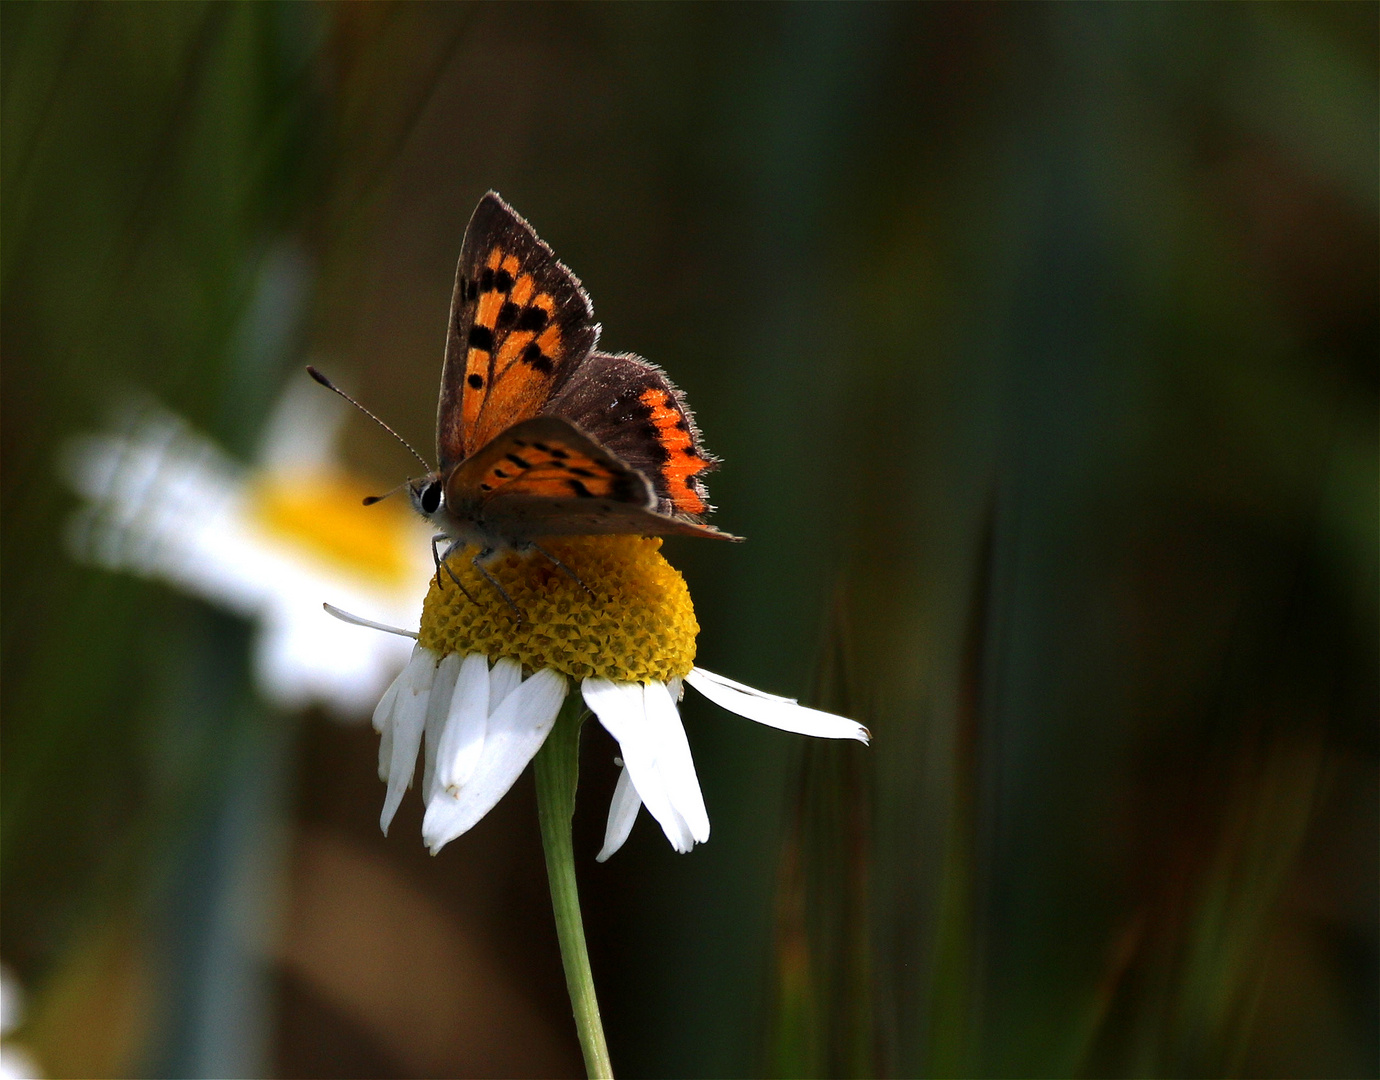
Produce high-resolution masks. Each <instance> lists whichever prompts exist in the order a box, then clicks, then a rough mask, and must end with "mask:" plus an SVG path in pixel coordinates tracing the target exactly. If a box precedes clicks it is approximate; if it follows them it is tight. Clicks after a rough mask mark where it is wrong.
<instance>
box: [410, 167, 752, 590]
mask: <svg viewBox="0 0 1380 1080" xmlns="http://www.w3.org/2000/svg"><path fill="white" fill-rule="evenodd" d="M599 331H600V327H599V325H598V324H597V323H596V322H595V321H594V310H593V307H592V306H591V304H590V300H589V295H588V294H587V293H586V292H585V290H584V288H583V287H582V286H581V284H580V281H579V279H578V278H577V277H576V276H575V275H574V274H573V273H572V272H571V271H570V269H569V268H568V267H566V266H565V265H564V264H563V263H562V262H560V260H558V259H557V258H556V256H555V254H554V253H553V252H552V250H551V248H550V247H548V246H547V244H546V243H545V242H543V241H542V239H541V238H540V237H539V236H537V234H536V232H535V230H534V229H533V228H532V226H531V225H529V224H528V223H527V222H526V221H525V220H524V219H523V218H522V217H520V216H519V215H518V214H517V212H516V211H514V210H513V208H512V207H511V206H509V205H508V204H507V203H506V202H504V201H503V199H501V198H500V197H499V196H498V194H497V193H495V192H492V191H491V192H489V193H488V194H487V195H485V196H484V197H483V198H482V199H481V200H480V201H479V205H478V207H476V208H475V211H474V214H473V215H472V216H471V218H470V222H469V225H468V227H467V228H466V230H465V239H464V242H463V244H462V246H461V251H460V262H459V265H458V266H457V268H456V272H455V291H454V294H453V296H452V299H451V307H450V322H449V326H448V329H447V335H446V351H445V362H444V365H443V367H442V369H441V394H440V401H439V404H438V405H437V410H436V453H437V458H438V460H439V467H438V468H437V469H436V470H435V471H433V472H431V473H429V474H428V475H426V476H423V477H420V478H418V479H415V480H411V481H409V482H408V489H409V493H410V495H411V498H412V504H413V506H414V507H415V508H416V509H417V511H418V513H420V514H421V515H422V516H423V517H425V518H426V519H427V520H428V521H429V522H431V523H432V524H433V525H435V526H436V527H437V529H438V530H439V533H438V534H437V536H436V538H435V540H436V541H440V540H447V541H449V546H448V547H447V549H446V551H445V554H444V555H441V556H439V557H438V580H439V568H440V566H441V565H444V564H445V560H446V559H447V558H448V557H449V556H450V554H451V553H452V552H454V551H455V550H457V549H459V548H462V547H464V546H466V545H471V544H473V545H477V546H478V549H479V550H478V553H477V554H476V555H475V556H474V558H473V562H474V565H475V567H476V568H477V569H479V570H480V572H481V573H483V574H484V576H485V577H486V578H488V580H489V581H490V582H491V583H492V584H494V585H495V586H496V587H498V582H497V581H495V580H494V579H493V578H492V577H490V575H489V574H488V573H487V572H486V571H485V570H484V564H485V563H486V562H488V561H489V560H490V559H492V558H493V557H494V556H495V555H496V554H497V553H499V552H501V551H505V550H513V549H516V550H518V551H529V550H532V549H534V548H535V549H537V550H540V551H543V552H545V549H544V548H542V547H541V545H540V543H539V541H540V539H541V538H542V537H548V536H571V535H595V534H601V533H631V534H637V535H646V536H651V535H680V536H702V537H708V538H712V539H716V540H737V539H740V538H739V537H736V536H732V535H730V534H729V533H726V532H722V531H720V530H719V529H716V528H714V527H712V526H710V525H707V524H705V523H704V520H703V517H704V515H705V514H707V513H708V512H709V511H710V510H711V509H712V507H710V505H709V502H708V499H707V496H706V492H705V489H704V481H703V476H704V474H705V473H707V472H709V471H710V470H711V469H713V468H714V467H715V465H716V464H718V462H717V459H716V458H714V457H713V456H711V455H710V454H709V453H707V452H706V451H705V449H704V448H703V446H702V445H701V444H700V434H699V429H698V428H697V427H696V426H695V419H694V416H693V415H692V414H691V412H690V408H689V406H688V405H686V403H685V398H684V395H682V394H681V392H680V391H679V390H678V389H677V388H676V387H675V385H674V384H673V383H672V382H671V380H670V379H668V378H667V377H666V374H665V373H664V372H663V371H662V370H661V369H660V368H658V367H657V366H656V365H655V364H652V363H650V362H648V361H646V360H644V359H642V358H641V357H640V356H635V355H633V354H631V353H617V354H614V353H606V352H601V351H599V349H598V348H597V345H598V341H599ZM434 542H435V541H434ZM434 542H433V545H434ZM546 554H547V556H548V557H549V558H551V559H552V561H553V562H556V563H557V565H558V566H561V568H562V569H565V567H564V566H563V565H562V564H560V562H559V560H557V559H555V557H554V556H551V555H550V553H549V552H546ZM567 572H568V571H567ZM572 576H573V575H572ZM452 578H453V579H454V580H455V582H456V584H457V585H459V584H460V582H459V579H458V578H454V575H453V574H452ZM577 580H578V579H577ZM462 588H463V586H462ZM499 591H500V592H502V591H503V590H502V589H501V587H500V588H499ZM504 595H505V598H506V593H505V594H504ZM510 605H511V601H510Z"/></svg>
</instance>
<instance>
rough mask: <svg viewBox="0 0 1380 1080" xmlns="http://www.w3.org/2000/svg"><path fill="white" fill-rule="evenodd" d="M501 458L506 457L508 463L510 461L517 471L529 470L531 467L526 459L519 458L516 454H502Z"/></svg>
mask: <svg viewBox="0 0 1380 1080" xmlns="http://www.w3.org/2000/svg"><path fill="white" fill-rule="evenodd" d="M503 456H504V457H506V458H507V459H508V460H509V461H511V462H512V463H513V464H514V465H516V466H517V467H518V468H519V469H530V468H531V467H532V463H531V462H530V461H528V460H527V459H526V458H520V457H518V456H517V455H516V454H504V455H503Z"/></svg>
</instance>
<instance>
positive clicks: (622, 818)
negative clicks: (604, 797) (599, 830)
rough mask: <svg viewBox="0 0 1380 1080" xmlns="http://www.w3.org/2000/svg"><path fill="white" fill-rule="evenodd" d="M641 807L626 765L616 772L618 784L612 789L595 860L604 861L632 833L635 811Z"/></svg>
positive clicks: (640, 798) (640, 801) (635, 817)
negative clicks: (606, 817)
mask: <svg viewBox="0 0 1380 1080" xmlns="http://www.w3.org/2000/svg"><path fill="white" fill-rule="evenodd" d="M641 809H642V797H641V796H640V795H638V793H637V788H635V787H634V786H633V782H632V777H631V776H629V775H628V769H627V766H624V767H623V771H622V772H620V773H619V774H618V784H617V786H615V787H614V789H613V802H611V803H610V804H609V823H608V825H607V826H605V828H604V846H603V847H601V848H600V849H599V854H598V855H596V856H594V861H595V862H604V861H605V860H606V859H608V857H609V856H610V855H612V854H613V853H614V852H615V851H617V850H618V849H619V848H621V847H622V846H623V845H624V844H625V843H627V841H628V837H629V836H631V835H632V830H633V823H634V822H636V821H637V812H638V811H639V810H641Z"/></svg>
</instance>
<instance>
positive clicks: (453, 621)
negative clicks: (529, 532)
mask: <svg viewBox="0 0 1380 1080" xmlns="http://www.w3.org/2000/svg"><path fill="white" fill-rule="evenodd" d="M542 546H543V547H545V548H546V549H547V550H548V551H550V552H551V554H553V555H554V556H556V558H558V559H560V560H561V562H563V563H565V565H566V566H568V567H569V568H570V569H571V570H572V571H573V572H574V573H575V574H576V575H577V576H578V577H579V579H580V581H582V582H584V584H585V585H588V586H589V588H590V590H591V591H592V592H593V593H594V597H593V599H591V598H590V595H589V593H587V592H586V591H585V590H584V588H582V587H581V586H580V585H579V584H578V583H577V582H575V581H573V580H571V578H570V575H568V574H566V573H565V572H564V571H563V570H561V568H560V567H558V566H556V565H555V564H554V563H553V562H552V561H551V560H550V559H548V558H547V557H546V556H545V555H543V554H542V553H541V552H539V551H532V552H530V553H528V554H526V555H519V554H517V553H516V552H511V551H510V552H508V553H506V554H504V555H500V556H499V557H498V558H496V559H494V560H493V562H491V563H488V564H487V565H486V566H485V569H486V570H488V572H489V573H490V574H492V575H493V576H494V579H495V580H497V581H498V582H500V583H501V584H502V585H503V588H504V589H506V590H507V592H508V595H509V596H510V597H512V599H513V603H514V604H516V605H517V607H518V609H519V610H520V611H521V612H522V622H521V623H520V624H519V623H518V622H517V621H516V616H515V614H514V613H513V609H512V608H511V607H509V606H508V604H507V602H506V601H505V600H504V599H503V597H502V596H501V595H499V592H498V590H497V589H495V588H494V587H493V585H492V584H491V583H489V582H488V581H485V580H484V578H483V576H482V575H481V574H480V573H479V572H478V571H477V570H476V569H475V568H474V566H473V565H472V564H471V560H472V559H473V558H474V554H475V549H474V548H473V547H470V548H466V549H464V550H463V551H457V552H456V553H455V554H454V555H453V556H451V558H450V567H451V569H453V570H454V571H455V574H456V576H457V577H458V578H459V579H460V580H461V581H462V582H463V583H464V586H465V588H466V589H468V590H469V593H470V596H472V597H474V601H473V602H471V601H470V600H468V599H467V598H466V597H465V594H464V593H462V592H461V591H460V590H459V589H457V588H456V587H455V582H454V581H452V580H451V578H450V575H449V574H447V573H446V571H445V570H444V569H443V570H442V571H441V580H440V585H439V586H438V585H437V583H436V581H435V580H433V581H432V583H431V590H430V592H428V593H427V597H426V602H425V604H423V606H422V626H421V635H420V638H419V640H420V642H421V644H422V645H424V646H425V647H427V648H428V649H431V650H433V651H435V652H438V653H441V654H442V655H444V654H445V653H451V652H459V653H472V652H477V653H483V654H484V655H485V656H488V657H489V658H490V659H497V658H498V657H500V656H508V657H512V658H513V659H515V660H518V661H521V663H522V665H523V666H524V667H526V668H528V669H530V670H533V671H535V670H537V669H539V668H554V669H555V670H557V671H561V672H564V673H565V674H567V675H569V676H571V677H572V678H575V679H584V678H587V677H589V676H597V677H599V678H604V679H613V680H615V681H619V682H651V681H656V682H666V681H667V680H669V679H671V678H673V677H675V676H678V675H685V674H686V673H688V672H689V671H690V668H691V667H692V666H693V665H694V662H695V636H696V635H697V634H698V633H699V630H700V627H699V624H698V623H697V622H696V621H695V609H694V606H693V605H692V604H691V603H690V590H689V589H687V588H686V587H685V579H684V578H683V577H681V576H680V573H679V572H678V571H677V570H675V569H674V568H672V566H671V565H670V563H668V562H667V561H666V560H665V559H664V558H662V556H661V550H660V549H661V539H660V538H659V537H641V536H572V537H561V538H554V537H553V538H551V539H548V540H545V541H543V543H542Z"/></svg>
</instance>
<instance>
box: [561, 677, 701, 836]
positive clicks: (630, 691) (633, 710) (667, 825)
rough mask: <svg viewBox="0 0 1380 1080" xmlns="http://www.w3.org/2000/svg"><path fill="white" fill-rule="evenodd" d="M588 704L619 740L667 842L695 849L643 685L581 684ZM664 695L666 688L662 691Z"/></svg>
mask: <svg viewBox="0 0 1380 1080" xmlns="http://www.w3.org/2000/svg"><path fill="white" fill-rule="evenodd" d="M580 689H581V692H582V693H583V694H584V698H585V704H586V705H588V706H589V707H590V709H592V710H593V712H594V715H595V716H597V717H598V718H599V722H600V723H601V724H603V725H604V728H605V729H606V730H607V731H608V733H609V734H610V735H612V736H613V737H614V738H615V739H617V740H618V746H619V749H620V750H621V751H622V754H623V763H624V765H625V766H626V768H627V770H628V774H629V776H630V778H631V779H632V783H633V786H634V787H635V788H636V789H637V794H638V795H639V796H640V797H641V799H642V801H643V803H645V804H646V806H647V812H648V813H649V814H651V815H652V817H654V818H656V820H657V823H658V824H659V825H660V826H661V830H662V832H664V833H665V834H666V839H667V840H669V841H670V842H671V846H672V847H673V848H675V849H676V850H677V851H678V852H681V853H682V854H684V853H685V852H687V851H689V850H690V849H691V848H692V847H694V846H695V836H694V833H693V832H692V831H691V829H690V826H689V825H688V824H687V823H686V821H685V818H683V817H682V816H681V814H680V812H679V811H678V810H677V809H676V805H675V801H674V799H673V798H672V797H671V794H670V792H669V791H668V790H667V786H666V781H665V779H664V778H663V777H662V774H661V771H660V770H659V769H658V768H657V748H658V739H657V735H656V733H655V732H654V731H653V727H652V723H651V722H650V721H649V720H648V718H647V706H646V696H645V694H644V692H643V687H642V685H641V684H640V683H622V682H611V681H610V680H608V679H593V678H591V679H585V681H584V682H583V683H581V684H580ZM659 689H661V690H662V692H663V693H664V688H660V687H659Z"/></svg>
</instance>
